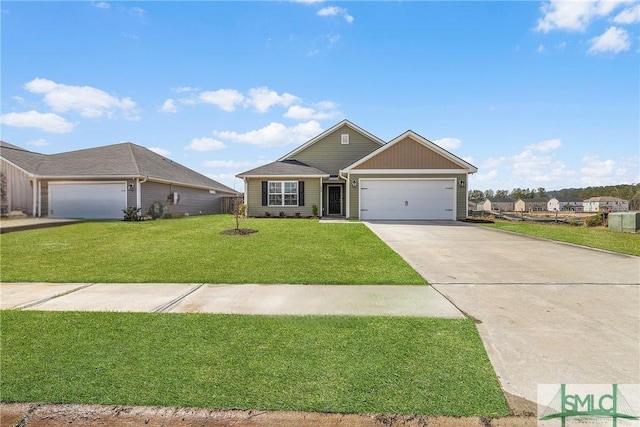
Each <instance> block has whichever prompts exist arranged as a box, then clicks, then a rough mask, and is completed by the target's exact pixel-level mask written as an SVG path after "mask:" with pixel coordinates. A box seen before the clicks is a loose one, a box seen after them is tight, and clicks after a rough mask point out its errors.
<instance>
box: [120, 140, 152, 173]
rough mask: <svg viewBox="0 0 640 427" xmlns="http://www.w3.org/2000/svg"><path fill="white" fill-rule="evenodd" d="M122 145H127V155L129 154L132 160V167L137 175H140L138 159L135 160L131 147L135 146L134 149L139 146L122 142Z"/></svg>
mask: <svg viewBox="0 0 640 427" xmlns="http://www.w3.org/2000/svg"><path fill="white" fill-rule="evenodd" d="M122 144H126V145H127V148H128V149H129V153H131V160H133V165H134V166H135V169H136V172H137V173H138V175H142V172H140V166H139V165H138V159H137V158H136V153H135V152H134V151H133V146H134V145H135V146H136V147H139V145H136V144H134V143H132V142H129V141H127V142H123V143H122ZM149 151H151V150H149Z"/></svg>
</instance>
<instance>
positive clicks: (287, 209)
mask: <svg viewBox="0 0 640 427" xmlns="http://www.w3.org/2000/svg"><path fill="white" fill-rule="evenodd" d="M262 181H304V206H262ZM245 191H246V197H247V200H248V204H247V216H265V212H269V213H270V214H271V215H272V216H278V215H279V214H280V212H284V213H285V215H287V216H294V215H295V214H296V213H297V212H299V213H300V215H301V216H310V215H313V205H317V206H318V209H320V179H319V178H307V179H295V178H273V179H266V178H253V179H248V180H247V188H246V189H245Z"/></svg>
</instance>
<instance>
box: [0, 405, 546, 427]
mask: <svg viewBox="0 0 640 427" xmlns="http://www.w3.org/2000/svg"><path fill="white" fill-rule="evenodd" d="M15 425H20V426H22V427H29V426H34V427H35V426H38V427H57V426H60V425H72V426H83V427H91V426H95V427H98V426H100V427H102V426H116V427H133V426H142V425H143V426H158V427H159V426H169V425H170V426H181V427H187V426H189V427H191V426H217V427H226V426H234V427H276V426H277V427H280V426H301V427H305V426H309V427H311V426H314V427H318V426H319V427H328V426H331V427H341V426H344V427H347V426H348V427H380V426H385V427H394V426H398V427H399V426H405V427H414V426H415V427H418V426H420V427H422V426H431V427H484V426H494V427H501V426H509V427H529V426H531V427H533V426H535V425H536V418H535V417H513V416H512V417H504V418H480V417H442V416H437V417H435V416H433V417H430V416H419V415H394V414H331V413H320V412H296V411H258V410H252V411H249V410H247V411H240V410H219V409H208V408H176V407H149V406H121V405H76V404H67V405H64V404H38V403H2V404H0V426H15Z"/></svg>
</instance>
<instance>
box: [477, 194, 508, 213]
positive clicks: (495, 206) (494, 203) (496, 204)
mask: <svg viewBox="0 0 640 427" xmlns="http://www.w3.org/2000/svg"><path fill="white" fill-rule="evenodd" d="M514 204H515V203H514V201H513V200H512V199H510V198H508V197H506V198H500V199H487V200H485V201H484V202H483V203H482V204H478V209H482V210H484V211H487V212H490V211H497V212H513V211H514Z"/></svg>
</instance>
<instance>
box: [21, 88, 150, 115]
mask: <svg viewBox="0 0 640 427" xmlns="http://www.w3.org/2000/svg"><path fill="white" fill-rule="evenodd" d="M24 88H25V89H26V90H28V91H29V92H32V93H38V94H44V101H45V103H46V104H47V105H48V106H49V107H51V109H52V110H53V111H55V112H67V111H75V112H78V113H80V115H81V116H83V117H89V118H98V117H109V118H112V117H113V116H114V114H115V112H116V111H120V112H121V114H122V116H123V117H124V118H126V119H129V120H138V119H139V118H140V117H139V115H138V109H137V105H136V103H135V102H133V101H132V100H131V98H120V99H119V98H117V97H115V96H113V95H109V94H108V93H106V92H104V91H102V90H100V89H96V88H93V87H90V86H69V85H65V84H60V83H56V82H54V81H52V80H48V79H41V78H35V79H33V80H31V81H30V82H28V83H26V84H25V85H24Z"/></svg>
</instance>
